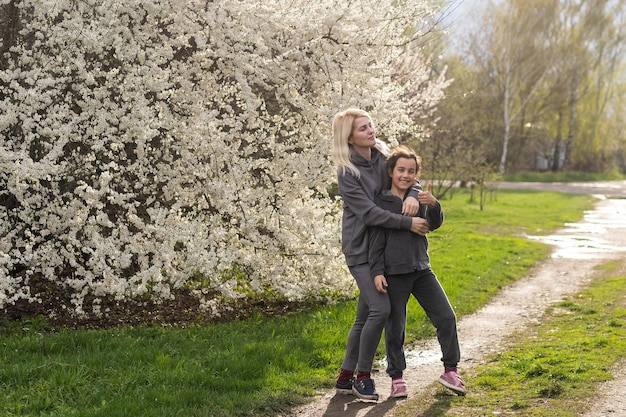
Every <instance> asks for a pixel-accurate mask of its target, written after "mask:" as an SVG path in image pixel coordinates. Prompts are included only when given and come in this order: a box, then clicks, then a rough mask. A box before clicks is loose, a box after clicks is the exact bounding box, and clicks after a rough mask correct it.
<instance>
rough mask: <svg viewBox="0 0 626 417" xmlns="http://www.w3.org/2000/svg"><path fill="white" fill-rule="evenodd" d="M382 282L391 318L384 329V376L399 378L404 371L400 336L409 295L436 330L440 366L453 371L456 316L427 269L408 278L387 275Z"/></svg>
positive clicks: (456, 347) (456, 356) (456, 358)
mask: <svg viewBox="0 0 626 417" xmlns="http://www.w3.org/2000/svg"><path fill="white" fill-rule="evenodd" d="M385 278H387V284H388V288H387V292H388V294H389V301H390V302H391V316H390V317H389V322H388V323H387V325H386V327H385V344H386V348H387V374H389V376H390V377H392V378H393V377H395V376H401V375H402V372H403V371H404V370H405V369H406V359H405V356H404V336H405V330H406V311H407V302H408V301H409V297H410V296H411V294H413V296H414V297H415V298H416V299H417V301H418V302H419V304H420V305H421V306H422V308H423V309H424V312H425V313H426V315H427V316H428V318H429V319H430V321H431V323H432V324H433V325H434V326H435V328H436V329H437V340H438V341H439V345H440V346H441V353H442V354H443V357H442V359H441V360H442V361H443V363H444V366H446V367H455V366H456V365H457V363H458V362H459V360H460V359H461V352H460V349H459V339H458V335H457V328H456V314H455V313H454V310H453V309H452V306H451V305H450V301H449V300H448V296H447V295H446V293H445V291H444V290H443V288H442V287H441V284H440V283H439V280H438V279H437V276H436V275H435V273H434V272H433V271H432V270H431V269H425V270H422V271H415V272H412V273H409V274H402V275H387V276H385Z"/></svg>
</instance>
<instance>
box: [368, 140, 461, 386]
mask: <svg viewBox="0 0 626 417" xmlns="http://www.w3.org/2000/svg"><path fill="white" fill-rule="evenodd" d="M420 163H421V159H420V158H419V157H418V156H417V155H416V154H415V153H414V152H413V151H411V150H410V149H409V148H407V147H405V146H398V147H397V148H395V149H393V150H392V152H391V154H390V155H389V156H388V158H387V172H388V175H389V176H390V177H391V189H389V190H385V191H383V192H382V193H381V194H380V195H379V196H378V197H377V198H376V204H377V205H378V206H379V207H380V208H382V209H385V210H389V211H390V212H392V213H397V212H399V211H400V210H401V209H402V202H403V200H404V199H405V198H406V196H407V191H408V190H410V189H411V188H412V187H413V185H414V184H415V181H416V179H417V178H419V173H420ZM418 200H419V203H420V208H419V212H418V214H417V215H418V216H419V217H422V218H425V219H426V221H427V222H428V224H429V228H430V230H435V229H437V228H439V226H441V224H442V223H443V212H442V210H441V205H440V204H439V201H437V199H436V198H435V197H434V196H433V195H432V194H431V193H430V190H428V191H421V192H420V193H419V196H418ZM369 248H370V249H369V261H370V268H371V271H372V278H373V279H374V282H375V286H376V289H377V290H378V291H379V292H380V293H381V294H385V293H387V294H388V295H389V301H390V303H391V317H390V320H389V323H388V324H387V327H386V328H385V341H386V347H387V361H388V366H387V373H388V374H389V376H390V377H391V378H392V383H391V396H392V397H406V396H407V395H408V391H407V386H406V382H405V381H404V379H403V378H402V373H403V371H404V369H406V360H405V356H404V348H403V346H404V335H405V329H406V306H407V302H408V301H409V297H410V295H411V294H413V296H414V297H415V298H416V299H417V301H418V302H419V304H420V305H421V306H422V308H423V309H424V311H425V312H426V315H427V316H428V318H429V319H430V321H431V323H432V324H433V325H434V326H435V328H436V329H437V339H438V340H439V344H440V346H441V351H442V354H443V357H442V361H443V365H444V372H443V374H442V375H441V376H440V377H439V379H438V382H440V383H441V384H443V385H444V386H446V387H447V388H449V389H450V390H451V391H453V392H454V393H456V394H458V395H465V393H466V389H465V386H464V384H463V380H462V379H461V377H460V376H459V374H458V373H457V363H458V362H459V360H460V349H459V341H458V336H457V328H456V315H455V313H454V310H453V309H452V306H451V305H450V302H449V301H448V297H447V296H446V293H445V292H444V290H443V288H442V287H441V284H440V283H439V281H438V280H437V277H436V276H435V274H434V272H433V271H432V269H431V267H430V258H429V256H428V239H427V238H426V236H424V235H417V234H414V233H409V232H406V231H403V230H391V229H383V228H380V227H375V228H372V230H370V244H369Z"/></svg>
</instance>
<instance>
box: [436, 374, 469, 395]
mask: <svg viewBox="0 0 626 417" xmlns="http://www.w3.org/2000/svg"><path fill="white" fill-rule="evenodd" d="M437 382H439V383H440V384H441V385H443V386H444V387H446V388H448V389H449V390H450V391H452V392H454V393H455V394H456V395H460V396H464V395H465V394H466V393H467V390H465V389H464V388H459V387H455V386H454V385H452V384H450V383H449V382H447V381H446V380H444V379H441V378H439V379H438V380H437Z"/></svg>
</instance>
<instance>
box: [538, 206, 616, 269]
mask: <svg viewBox="0 0 626 417" xmlns="http://www.w3.org/2000/svg"><path fill="white" fill-rule="evenodd" d="M617 234H620V235H619V238H617V239H616V237H618V235H617ZM624 235H626V199H609V200H603V201H601V202H600V203H599V204H597V206H596V208H595V209H594V210H590V211H587V212H585V215H584V218H583V219H582V220H581V221H579V222H577V223H567V224H566V225H565V228H564V229H562V230H560V231H559V232H558V233H555V234H553V235H549V236H528V239H531V240H536V241H539V242H543V243H547V244H549V245H553V246H554V247H555V249H554V252H553V253H552V257H553V258H567V259H596V258H598V257H604V256H609V257H615V256H620V254H623V253H626V245H624V244H623V243H624V241H625V240H626V239H625V238H624V237H623V236H624Z"/></svg>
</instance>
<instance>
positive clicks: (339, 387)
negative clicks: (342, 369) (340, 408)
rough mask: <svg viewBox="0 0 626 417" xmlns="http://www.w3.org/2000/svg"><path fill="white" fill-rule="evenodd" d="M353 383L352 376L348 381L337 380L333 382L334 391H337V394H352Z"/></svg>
mask: <svg viewBox="0 0 626 417" xmlns="http://www.w3.org/2000/svg"><path fill="white" fill-rule="evenodd" d="M353 385H354V378H350V379H349V380H348V382H339V381H337V383H336V384H335V391H337V394H343V395H351V394H353V392H352V386H353Z"/></svg>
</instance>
